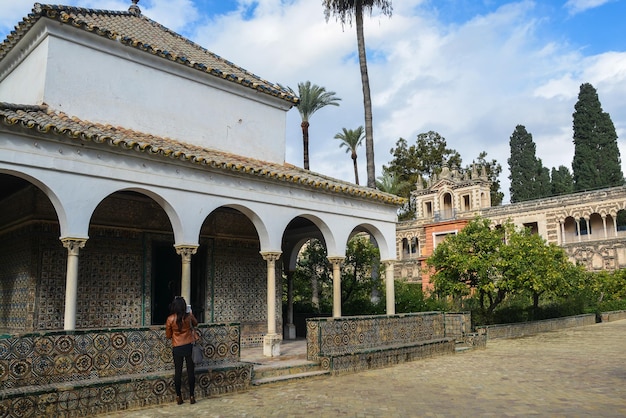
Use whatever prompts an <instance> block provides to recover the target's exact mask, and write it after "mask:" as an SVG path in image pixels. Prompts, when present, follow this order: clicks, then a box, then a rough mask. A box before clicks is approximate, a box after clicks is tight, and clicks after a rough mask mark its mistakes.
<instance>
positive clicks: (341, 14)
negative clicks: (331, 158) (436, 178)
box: [323, 0, 393, 188]
mask: <svg viewBox="0 0 626 418" xmlns="http://www.w3.org/2000/svg"><path fill="white" fill-rule="evenodd" d="M323 5H324V14H325V16H326V21H328V18H329V17H330V15H331V14H332V15H335V16H336V17H337V20H338V21H340V22H341V24H342V25H344V24H345V23H346V22H347V23H349V24H350V25H352V19H353V18H354V21H355V23H356V39H357V46H358V50H359V64H360V66H361V84H362V85H363V107H364V110H365V157H366V159H367V186H368V187H372V188H376V169H375V166H374V128H373V123H372V99H371V97H370V82H369V76H368V75H367V60H366V56H365V37H364V36H363V11H366V12H369V13H370V15H371V13H372V9H373V8H374V7H378V8H380V10H381V12H382V14H384V15H386V16H391V13H392V10H393V8H392V6H391V0H323Z"/></svg>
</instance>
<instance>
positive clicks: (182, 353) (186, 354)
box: [172, 344, 196, 396]
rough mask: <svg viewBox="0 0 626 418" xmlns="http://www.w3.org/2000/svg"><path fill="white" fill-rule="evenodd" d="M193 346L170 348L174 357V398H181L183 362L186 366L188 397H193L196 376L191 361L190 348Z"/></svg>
mask: <svg viewBox="0 0 626 418" xmlns="http://www.w3.org/2000/svg"><path fill="white" fill-rule="evenodd" d="M192 347H193V344H185V345H181V346H178V347H173V348H172V355H173V357H174V387H175V388H176V396H182V393H181V382H182V378H183V360H185V363H186V364H187V381H188V382H189V396H194V391H195V389H196V374H195V368H194V364H193V360H192V359H191V348H192Z"/></svg>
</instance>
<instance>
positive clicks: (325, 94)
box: [290, 81, 341, 170]
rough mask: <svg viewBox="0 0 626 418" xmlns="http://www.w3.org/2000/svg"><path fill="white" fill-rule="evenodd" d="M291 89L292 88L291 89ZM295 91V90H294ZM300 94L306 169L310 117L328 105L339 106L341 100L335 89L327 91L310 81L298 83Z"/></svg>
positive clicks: (299, 109) (307, 166)
mask: <svg viewBox="0 0 626 418" xmlns="http://www.w3.org/2000/svg"><path fill="white" fill-rule="evenodd" d="M290 90H291V89H290ZM292 91H293V90H292ZM298 96H299V98H300V102H299V103H298V105H297V108H298V112H299V113H300V117H301V118H302V123H301V124H300V127H301V128H302V148H303V154H304V162H303V163H304V169H305V170H308V169H309V126H310V123H309V119H310V118H311V116H313V114H314V113H315V112H317V111H318V110H320V109H322V108H324V107H326V106H339V101H340V100H341V99H340V98H339V97H337V96H336V93H335V92H334V91H326V88H325V87H320V86H318V85H316V84H311V82H310V81H305V82H303V83H298Z"/></svg>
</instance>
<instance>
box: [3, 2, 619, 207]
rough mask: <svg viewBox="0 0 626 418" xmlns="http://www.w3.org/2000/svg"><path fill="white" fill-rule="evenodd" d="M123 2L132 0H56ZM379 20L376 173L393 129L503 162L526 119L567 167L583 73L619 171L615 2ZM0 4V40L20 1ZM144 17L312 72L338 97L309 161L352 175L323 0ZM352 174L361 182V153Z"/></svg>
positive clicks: (373, 43)
mask: <svg viewBox="0 0 626 418" xmlns="http://www.w3.org/2000/svg"><path fill="white" fill-rule="evenodd" d="M54 3H64V4H70V5H76V6H81V7H89V8H98V9H110V10H127V9H128V7H129V6H130V4H131V0H65V1H63V0H59V1H55V2H54ZM392 3H393V16H392V17H391V18H388V17H385V16H379V15H377V13H376V12H375V13H374V15H373V16H372V17H370V18H367V19H366V22H365V41H366V45H367V47H368V66H369V75H370V85H371V90H372V99H373V112H374V141H375V155H376V170H377V172H376V174H377V175H380V173H381V168H382V165H383V164H387V163H388V162H389V161H390V159H391V154H390V152H389V151H390V149H391V148H392V147H394V146H395V143H396V141H397V140H398V139H399V138H405V139H406V140H407V141H409V143H410V144H412V143H415V138H416V136H417V135H418V134H419V133H422V132H428V131H431V130H432V131H436V132H439V134H441V135H442V136H443V137H444V138H446V141H447V144H448V146H449V147H451V148H453V149H456V150H457V151H459V153H460V154H461V157H462V158H463V162H464V164H468V163H471V161H472V160H473V159H475V158H476V157H477V156H478V154H479V153H480V152H481V151H486V152H487V154H488V159H492V158H495V159H496V160H497V161H498V162H499V163H500V164H501V165H502V167H503V169H504V170H503V174H502V177H501V183H502V191H503V192H505V194H506V197H505V203H506V202H507V201H508V188H509V180H508V175H509V173H508V163H507V159H508V157H509V151H510V150H509V139H510V136H511V134H512V133H513V130H514V129H515V126H516V125H518V124H521V125H524V126H525V127H526V129H527V130H528V131H529V132H530V133H531V134H532V135H533V140H534V142H535V143H536V144H537V157H539V158H541V159H542V160H543V163H544V166H546V167H549V168H551V167H558V166H559V165H565V166H567V167H568V168H570V169H571V162H572V158H573V155H574V146H573V143H572V113H573V111H574V104H575V103H576V100H577V97H578V91H579V87H580V85H581V84H582V83H585V82H589V83H591V84H593V86H594V87H595V88H596V89H597V91H598V95H599V97H600V101H601V103H602V107H603V109H604V111H605V112H608V113H609V114H610V115H611V118H612V120H613V123H614V124H615V127H616V130H617V134H618V136H619V145H620V152H621V157H622V161H623V162H625V164H623V171H624V172H626V25H624V24H623V19H624V17H625V16H626V0H567V1H566V0H550V1H545V0H544V1H540V0H538V1H524V0H522V1H505V0H394V1H392ZM33 4H34V1H32V0H0V38H2V39H4V38H5V37H6V35H7V33H9V32H10V31H11V29H12V28H13V26H14V25H15V24H16V23H17V22H19V21H20V20H21V19H22V18H23V17H24V16H26V15H27V14H28V13H29V12H30V11H31V9H32V7H33ZM139 7H140V8H141V10H142V13H143V14H144V15H146V16H148V17H150V18H151V19H154V20H156V21H158V22H159V23H162V24H163V25H165V26H167V27H169V28H170V29H172V30H174V31H176V32H178V33H180V34H182V35H184V36H186V37H188V38H190V39H191V40H193V41H195V42H197V43H199V44H200V45H202V46H204V47H206V48H207V49H209V50H211V51H212V52H214V53H216V54H218V55H220V56H222V57H223V58H226V59H228V60H230V61H232V62H234V63H235V64H237V65H239V66H241V67H243V68H245V69H247V70H249V71H251V72H253V73H255V74H257V75H259V76H261V77H263V78H265V79H267V80H269V81H271V82H277V83H280V84H282V85H285V86H290V87H292V88H294V90H297V85H298V83H299V82H302V81H306V80H310V81H311V82H312V83H314V84H318V85H320V86H324V87H326V89H327V90H330V91H334V92H336V94H337V96H339V97H341V98H342V99H343V100H342V101H341V106H339V107H327V108H324V109H321V110H320V111H318V112H317V113H316V114H314V115H313V117H312V118H311V120H310V122H311V128H310V135H311V145H310V152H311V170H313V171H317V172H319V173H322V174H326V175H330V176H333V177H336V178H340V179H343V180H348V181H354V174H353V169H352V161H351V159H350V155H349V154H346V153H345V151H344V149H343V148H339V141H338V140H337V139H334V136H335V134H336V133H338V132H341V130H342V128H344V127H345V128H349V129H354V128H356V127H358V126H359V125H362V124H363V123H364V122H363V105H362V93H361V79H360V72H359V64H358V57H357V55H356V31H355V29H354V28H353V27H350V26H347V27H343V28H342V26H341V25H340V24H339V23H337V22H336V21H335V20H334V19H332V18H331V20H330V21H329V22H326V21H325V18H324V11H323V7H322V1H321V0H141V1H140V2H139ZM286 160H287V162H290V163H292V164H295V165H298V166H302V136H301V130H300V116H299V114H298V112H297V110H296V109H292V110H291V111H289V113H288V117H287V151H286ZM358 162H359V177H360V179H361V183H365V182H366V180H365V179H366V174H365V148H364V147H362V148H361V149H360V150H359V159H358Z"/></svg>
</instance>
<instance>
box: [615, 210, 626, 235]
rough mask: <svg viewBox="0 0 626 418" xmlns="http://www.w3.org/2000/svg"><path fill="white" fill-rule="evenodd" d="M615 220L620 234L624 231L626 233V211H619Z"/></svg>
mask: <svg viewBox="0 0 626 418" xmlns="http://www.w3.org/2000/svg"><path fill="white" fill-rule="evenodd" d="M615 218H616V224H617V232H618V234H619V233H620V232H622V231H626V209H620V210H618V211H617V215H616V217H615Z"/></svg>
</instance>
